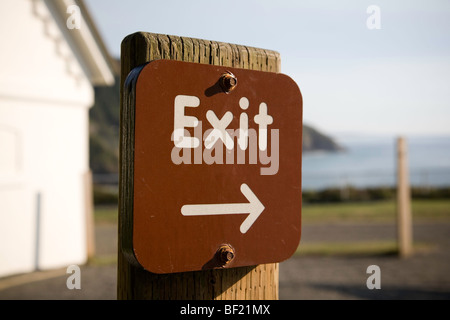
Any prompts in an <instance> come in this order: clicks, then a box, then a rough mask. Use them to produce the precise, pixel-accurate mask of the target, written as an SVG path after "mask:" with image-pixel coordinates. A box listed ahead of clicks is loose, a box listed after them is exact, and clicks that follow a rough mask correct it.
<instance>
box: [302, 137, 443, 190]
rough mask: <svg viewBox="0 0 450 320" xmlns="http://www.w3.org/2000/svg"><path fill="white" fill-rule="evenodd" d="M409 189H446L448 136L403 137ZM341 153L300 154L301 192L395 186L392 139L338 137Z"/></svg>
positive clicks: (393, 141) (395, 165) (394, 140)
mask: <svg viewBox="0 0 450 320" xmlns="http://www.w3.org/2000/svg"><path fill="white" fill-rule="evenodd" d="M405 138H406V139H407V148H408V167H409V178H410V182H411V185H413V186H423V187H442V186H450V136H413V137H405ZM337 141H338V142H339V143H340V144H341V145H342V146H344V147H345V148H346V150H345V151H343V152H335V153H334V152H304V153H303V161H302V185H303V190H308V189H310V190H311V189H312V190H317V189H323V188H328V187H343V186H349V185H350V186H354V187H379V186H395V184H396V167H397V163H396V161H397V159H396V153H397V151H396V143H397V142H396V138H395V137H392V138H389V137H382V138H380V137H376V138H374V137H348V136H347V137H340V138H338V139H337Z"/></svg>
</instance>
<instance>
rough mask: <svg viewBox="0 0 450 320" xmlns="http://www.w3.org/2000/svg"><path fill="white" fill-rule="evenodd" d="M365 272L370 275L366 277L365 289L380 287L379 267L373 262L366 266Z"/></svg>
mask: <svg viewBox="0 0 450 320" xmlns="http://www.w3.org/2000/svg"><path fill="white" fill-rule="evenodd" d="M366 273H367V274H370V276H369V277H368V278H367V281H366V285H367V289H369V290H373V289H381V269H380V267H379V266H377V265H375V264H373V265H370V266H368V267H367V270H366Z"/></svg>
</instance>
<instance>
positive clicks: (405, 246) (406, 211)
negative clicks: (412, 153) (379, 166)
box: [397, 137, 413, 257]
mask: <svg viewBox="0 0 450 320" xmlns="http://www.w3.org/2000/svg"><path fill="white" fill-rule="evenodd" d="M397 233H398V247H399V255H400V256H401V257H408V256H410V255H411V254H412V252H413V247H412V218H411V194H410V186H409V176H408V152H407V145H406V140H405V138H403V137H399V138H398V139H397Z"/></svg>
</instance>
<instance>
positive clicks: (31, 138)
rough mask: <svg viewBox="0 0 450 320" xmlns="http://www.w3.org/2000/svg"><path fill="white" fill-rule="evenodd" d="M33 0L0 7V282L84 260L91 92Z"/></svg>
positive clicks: (12, 0)
mask: <svg viewBox="0 0 450 320" xmlns="http://www.w3.org/2000/svg"><path fill="white" fill-rule="evenodd" d="M76 31H77V30H70V31H69V30H61V29H60V27H58V25H57V24H56V23H55V21H54V19H53V18H52V16H51V14H50V11H49V10H48V8H47V7H46V5H45V3H44V2H42V1H40V0H2V1H0V39H2V42H3V44H2V50H1V51H0V70H1V72H0V276H5V275H9V274H15V273H21V272H28V271H33V270H36V269H41V270H42V269H48V268H58V267H65V266H68V265H69V264H82V263H84V262H85V261H86V258H87V253H86V221H85V219H86V217H85V201H86V199H85V198H84V197H85V193H84V188H85V186H84V175H85V174H86V173H87V172H88V171H89V161H88V156H89V155H88V150H89V148H88V141H89V140H88V125H89V119H88V110H89V107H90V106H92V105H93V101H94V100H93V97H94V95H93V89H92V86H91V84H90V82H89V80H88V79H87V78H86V76H85V74H84V73H83V70H82V69H81V67H80V64H79V63H78V60H77V58H76V57H75V56H74V55H73V54H72V53H71V50H70V47H69V46H68V44H67V41H66V40H67V39H66V37H67V35H64V32H76Z"/></svg>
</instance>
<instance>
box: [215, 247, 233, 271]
mask: <svg viewBox="0 0 450 320" xmlns="http://www.w3.org/2000/svg"><path fill="white" fill-rule="evenodd" d="M216 254H217V258H218V259H219V261H220V263H222V265H224V266H225V265H227V264H228V263H230V262H231V261H232V260H233V259H234V257H235V252H234V249H233V248H232V247H231V246H230V245H228V244H224V245H221V246H220V247H219V249H217V253H216Z"/></svg>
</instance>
